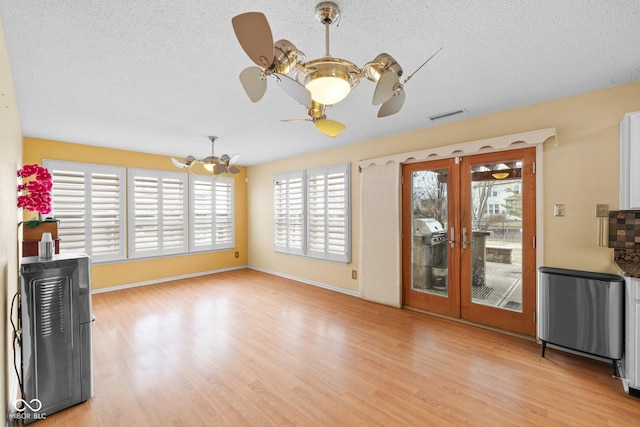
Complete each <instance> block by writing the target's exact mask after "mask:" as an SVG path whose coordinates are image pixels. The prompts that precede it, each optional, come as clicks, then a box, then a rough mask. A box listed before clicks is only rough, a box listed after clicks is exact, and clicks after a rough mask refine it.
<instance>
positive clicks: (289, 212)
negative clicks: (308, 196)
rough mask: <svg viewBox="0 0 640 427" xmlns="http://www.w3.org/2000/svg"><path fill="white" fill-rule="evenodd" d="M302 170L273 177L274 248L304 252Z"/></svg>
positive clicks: (303, 176) (297, 252)
mask: <svg viewBox="0 0 640 427" xmlns="http://www.w3.org/2000/svg"><path fill="white" fill-rule="evenodd" d="M304 178H305V174H304V172H302V171H301V172H293V173H287V174H280V175H277V176H275V177H274V179H273V201H274V243H273V247H274V250H276V251H278V252H287V253H292V254H299V255H304V254H305V250H306V247H305V242H304V237H305V218H304V210H305V198H304V191H305V186H304Z"/></svg>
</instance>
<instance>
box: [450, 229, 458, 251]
mask: <svg viewBox="0 0 640 427" xmlns="http://www.w3.org/2000/svg"><path fill="white" fill-rule="evenodd" d="M449 236H451V240H449V244H450V245H451V249H453V248H455V247H456V241H455V238H456V229H455V228H453V227H451V231H450V232H449Z"/></svg>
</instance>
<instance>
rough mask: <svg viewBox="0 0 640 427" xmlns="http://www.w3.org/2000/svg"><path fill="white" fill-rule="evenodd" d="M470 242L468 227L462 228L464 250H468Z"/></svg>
mask: <svg viewBox="0 0 640 427" xmlns="http://www.w3.org/2000/svg"><path fill="white" fill-rule="evenodd" d="M467 245H469V240H468V239H467V227H462V249H467Z"/></svg>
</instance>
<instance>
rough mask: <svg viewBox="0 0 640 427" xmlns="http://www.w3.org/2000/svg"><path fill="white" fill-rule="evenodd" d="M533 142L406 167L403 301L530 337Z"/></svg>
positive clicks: (532, 328)
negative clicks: (491, 151) (513, 148)
mask: <svg viewBox="0 0 640 427" xmlns="http://www.w3.org/2000/svg"><path fill="white" fill-rule="evenodd" d="M534 160H535V148H526V149H518V150H510V151H504V152H498V153H488V154H479V155H473V156H465V157H458V158H452V159H443V160H434V161H429V162H422V163H412V164H405V165H403V170H402V174H403V190H402V192H403V194H402V212H403V216H402V222H403V225H402V227H403V236H404V238H403V248H402V250H403V257H402V258H403V302H404V305H405V306H408V307H413V308H417V309H421V310H425V311H428V312H433V313H437V314H442V315H445V316H448V317H455V318H461V319H465V320H468V321H471V322H474V323H479V324H484V325H489V326H493V327H497V328H501V329H505V330H509V331H513V332H518V333H522V334H527V335H532V336H533V335H535V317H534V315H535V294H536V290H535V286H536V267H535V266H536V260H535V230H536V222H535V211H536V208H535V200H536V197H535V175H534Z"/></svg>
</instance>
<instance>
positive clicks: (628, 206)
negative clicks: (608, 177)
mask: <svg viewBox="0 0 640 427" xmlns="http://www.w3.org/2000/svg"><path fill="white" fill-rule="evenodd" d="M632 209H640V111H636V112H634V113H627V114H625V115H624V119H622V122H620V210H632Z"/></svg>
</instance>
